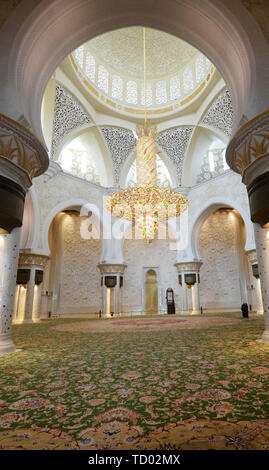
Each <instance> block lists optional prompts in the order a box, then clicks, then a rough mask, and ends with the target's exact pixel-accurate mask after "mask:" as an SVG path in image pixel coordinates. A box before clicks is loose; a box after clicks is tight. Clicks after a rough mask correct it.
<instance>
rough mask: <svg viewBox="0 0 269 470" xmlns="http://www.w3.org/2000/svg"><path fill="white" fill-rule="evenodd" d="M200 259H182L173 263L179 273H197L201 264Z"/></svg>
mask: <svg viewBox="0 0 269 470" xmlns="http://www.w3.org/2000/svg"><path fill="white" fill-rule="evenodd" d="M202 264H203V262H202V261H198V260H197V261H184V262H183V261H182V262H179V263H175V264H174V266H175V267H176V268H177V270H178V272H179V273H183V272H196V273H199V271H200V268H201V266H202Z"/></svg>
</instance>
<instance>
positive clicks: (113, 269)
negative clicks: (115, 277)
mask: <svg viewBox="0 0 269 470" xmlns="http://www.w3.org/2000/svg"><path fill="white" fill-rule="evenodd" d="M126 267H127V264H121V263H98V264H97V268H98V269H99V270H100V273H101V274H106V273H107V274H124V270H125V268H126Z"/></svg>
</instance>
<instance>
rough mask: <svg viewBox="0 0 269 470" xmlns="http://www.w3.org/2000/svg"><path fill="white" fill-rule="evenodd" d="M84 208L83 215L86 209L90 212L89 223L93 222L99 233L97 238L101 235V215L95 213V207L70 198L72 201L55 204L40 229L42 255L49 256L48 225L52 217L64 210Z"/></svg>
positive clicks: (82, 200)
mask: <svg viewBox="0 0 269 470" xmlns="http://www.w3.org/2000/svg"><path fill="white" fill-rule="evenodd" d="M84 206H85V213H83V214H84V215H87V211H88V209H89V210H90V211H91V212H92V216H91V222H93V224H94V225H95V227H96V229H97V231H98V233H99V237H100V235H101V231H102V221H101V214H99V213H98V212H97V210H96V209H97V208H96V206H95V205H93V204H90V203H89V201H87V200H86V199H80V198H72V199H68V200H65V201H61V202H60V203H59V204H57V205H56V206H55V207H54V208H53V209H52V210H51V211H50V213H49V214H48V215H47V217H46V219H45V221H44V225H43V229H42V233H41V243H42V253H44V254H45V255H48V256H49V254H50V248H49V228H50V225H51V223H52V221H53V219H54V217H55V216H56V215H57V214H58V213H59V212H61V211H64V210H78V211H80V210H81V208H82V207H84Z"/></svg>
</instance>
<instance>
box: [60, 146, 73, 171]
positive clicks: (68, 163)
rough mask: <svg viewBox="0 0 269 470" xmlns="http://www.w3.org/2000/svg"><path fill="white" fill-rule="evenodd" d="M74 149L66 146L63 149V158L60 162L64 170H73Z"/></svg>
mask: <svg viewBox="0 0 269 470" xmlns="http://www.w3.org/2000/svg"><path fill="white" fill-rule="evenodd" d="M72 157H73V154H72V151H71V150H70V149H68V148H65V149H64V150H63V151H62V154H61V158H60V163H61V166H62V169H63V170H64V171H67V172H68V173H71V172H72Z"/></svg>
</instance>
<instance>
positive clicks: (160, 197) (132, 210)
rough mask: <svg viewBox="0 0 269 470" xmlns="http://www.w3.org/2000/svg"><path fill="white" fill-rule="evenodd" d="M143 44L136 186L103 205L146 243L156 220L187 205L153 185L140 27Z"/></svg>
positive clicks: (152, 144)
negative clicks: (142, 112)
mask: <svg viewBox="0 0 269 470" xmlns="http://www.w3.org/2000/svg"><path fill="white" fill-rule="evenodd" d="M143 46H144V103H145V123H144V126H141V125H137V126H136V133H137V136H138V140H137V144H136V168H137V185H136V187H135V188H132V189H125V190H123V191H119V192H116V193H114V194H112V196H110V197H109V198H108V199H107V201H106V204H105V207H106V209H107V210H108V211H109V212H111V214H113V215H114V216H116V217H120V218H123V219H125V220H128V221H131V222H133V223H134V224H135V228H136V230H138V232H139V233H140V235H142V238H143V239H145V240H146V242H147V244H149V243H151V242H152V240H153V239H154V237H155V236H156V234H157V231H158V226H159V222H161V221H166V220H168V219H169V218H172V217H176V216H178V215H180V214H182V212H184V211H185V210H186V209H187V207H188V201H187V199H186V198H185V197H184V196H182V194H179V193H175V192H174V191H170V190H168V189H161V188H158V187H157V186H156V182H157V165H156V146H155V141H156V138H157V135H158V133H157V126H149V125H148V123H147V101H146V28H143Z"/></svg>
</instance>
